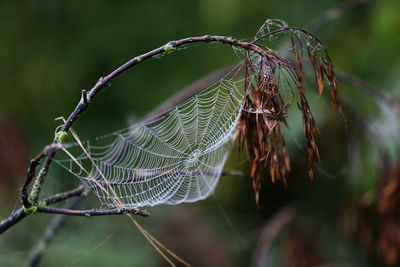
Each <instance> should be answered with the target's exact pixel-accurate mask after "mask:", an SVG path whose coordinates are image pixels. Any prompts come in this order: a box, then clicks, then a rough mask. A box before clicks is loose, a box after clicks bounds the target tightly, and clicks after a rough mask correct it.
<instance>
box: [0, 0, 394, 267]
mask: <svg viewBox="0 0 400 267" xmlns="http://www.w3.org/2000/svg"><path fill="white" fill-rule="evenodd" d="M351 2H353V3H354V2H355V1H349V2H348V1H336V0H327V1H317V0H307V1H306V0H288V1H259V0H248V1H238V0H218V1H215V0H199V1H177V0H175V1H67V2H63V1H1V2H0V25H1V29H0V31H1V38H0V60H1V63H0V92H1V97H0V150H1V151H0V219H3V218H6V217H7V216H8V215H9V214H10V213H11V212H12V211H13V210H15V209H17V208H19V207H20V201H19V196H18V189H19V187H20V186H21V185H22V183H23V181H24V178H25V177H24V176H25V172H26V169H27V167H28V162H29V159H30V158H32V157H34V156H35V155H36V154H37V153H38V152H39V151H41V149H42V148H43V147H44V146H45V145H47V144H49V143H50V142H51V141H52V139H53V137H54V132H55V128H56V127H57V126H58V125H59V124H60V122H59V121H54V119H55V118H57V117H59V116H64V117H67V116H68V115H69V114H70V112H71V111H72V110H73V109H74V107H75V105H76V104H77V103H78V101H79V99H80V93H81V90H82V89H90V88H91V87H92V86H93V85H94V84H95V82H96V81H97V80H98V79H99V77H100V76H103V75H106V74H108V73H109V72H111V71H112V70H113V69H115V68H116V67H118V66H119V65H121V64H122V63H124V62H125V61H127V60H129V59H130V58H133V57H135V56H137V55H139V54H141V53H144V52H147V51H149V50H152V49H154V48H156V47H159V46H161V45H163V44H165V43H166V42H168V41H169V40H175V39H180V38H184V37H188V36H197V35H203V34H216V35H217V34H218V35H225V36H233V37H236V38H238V39H247V40H249V39H251V38H252V36H253V35H254V34H255V33H256V31H257V30H258V28H259V27H260V25H261V24H262V23H263V22H264V21H265V19H267V18H281V19H283V20H286V21H287V22H288V23H289V25H292V26H299V27H307V26H308V25H309V24H310V23H312V22H313V21H315V19H316V18H317V17H319V16H321V15H322V14H323V13H324V12H325V11H326V10H328V9H330V8H332V7H335V6H338V5H343V4H348V3H351ZM369 2H371V3H368V4H365V5H362V6H361V7H360V8H357V9H354V10H352V11H351V12H349V13H345V14H343V15H342V16H340V17H339V18H337V19H335V20H333V21H332V22H331V23H329V24H328V25H326V26H324V27H323V28H322V29H321V30H320V31H319V32H318V33H317V36H318V37H319V39H321V40H322V41H323V43H324V44H325V45H326V46H327V48H328V51H329V54H330V56H331V58H332V61H333V63H334V65H335V67H336V68H338V69H341V70H343V71H345V72H347V73H350V74H353V75H356V76H357V77H359V78H360V79H362V80H364V81H365V82H367V83H369V84H370V85H372V86H375V87H377V88H379V90H380V91H381V92H383V93H385V94H388V95H390V96H391V97H393V98H394V99H395V101H397V102H398V99H399V95H400V90H399V89H400V78H399V77H400V76H399V73H400V56H399V47H400V17H399V15H398V14H399V13H400V2H399V1H394V0H393V1H389V0H388V1H369ZM328 15H329V14H327V16H328ZM331 15H332V14H331ZM235 63H238V58H237V56H236V55H235V53H234V52H233V50H232V49H230V48H229V47H227V46H224V45H218V44H199V45H194V46H192V47H190V48H188V49H185V50H182V51H178V52H177V53H173V54H171V55H167V56H164V57H162V58H160V59H155V60H150V61H147V62H144V63H143V64H140V65H138V66H137V67H135V68H133V69H131V70H129V71H128V72H126V73H124V74H123V75H121V76H120V77H118V78H117V79H116V80H114V81H113V82H112V86H111V87H110V88H109V89H107V90H105V91H103V92H102V93H101V94H100V95H99V96H98V97H97V98H96V99H95V101H94V102H93V104H92V105H91V106H90V108H89V109H88V110H87V111H86V112H85V113H84V114H83V115H82V116H81V117H80V118H79V120H78V121H77V122H76V123H75V124H74V127H73V128H74V129H75V130H76V131H77V132H78V134H79V135H80V137H81V139H83V140H86V139H91V138H94V137H96V136H100V135H103V134H106V133H110V132H113V131H115V130H118V129H121V128H124V127H126V125H127V124H128V123H132V122H134V121H138V120H140V119H141V118H142V117H143V116H145V115H146V114H147V113H148V112H150V111H151V110H152V109H154V108H156V107H157V106H158V105H159V104H160V103H162V102H163V101H164V100H165V99H167V98H168V97H170V96H172V95H173V94H174V93H176V92H178V91H179V90H180V89H182V88H184V87H185V86H187V85H189V84H191V83H192V82H194V81H196V80H197V79H200V78H202V77H203V76H205V75H207V74H209V73H211V72H213V71H215V70H218V69H221V68H224V67H226V66H230V65H232V64H235ZM338 88H339V94H340V96H341V98H342V101H343V103H345V104H346V105H348V106H349V107H350V109H345V110H354V112H353V113H352V115H350V116H348V117H347V119H346V120H345V121H344V120H343V119H341V117H340V116H339V115H338V114H337V113H336V112H334V111H332V110H331V108H330V104H329V100H328V99H327V98H324V97H321V98H318V97H317V96H315V95H312V94H311V95H310V96H311V105H312V109H313V111H314V114H315V117H316V119H317V122H318V123H319V127H320V131H321V134H320V136H319V137H318V144H319V148H320V154H321V165H320V166H315V173H316V178H315V180H314V181H309V180H308V178H307V172H306V166H305V158H306V154H305V148H304V140H303V137H302V134H303V133H302V129H301V128H298V129H297V128H296V127H293V131H292V132H293V134H291V135H289V136H288V139H289V140H288V143H289V145H290V147H289V152H290V155H291V157H292V158H291V159H292V169H293V170H292V172H291V174H290V177H289V179H288V187H287V188H285V187H284V186H283V184H282V183H281V182H276V183H275V184H273V183H271V182H270V179H269V175H268V174H267V173H266V179H265V180H266V182H265V184H264V185H263V189H262V191H261V203H260V207H259V208H257V207H256V205H255V202H254V193H253V191H252V185H251V180H250V178H249V168H248V161H246V158H245V156H244V155H241V157H238V153H237V149H235V150H234V151H233V153H232V155H231V157H230V160H229V161H228V163H227V165H226V169H227V170H242V171H243V173H244V174H245V175H244V177H242V178H235V177H224V178H222V179H221V181H220V183H219V185H218V186H217V189H216V193H215V197H210V198H209V199H207V200H205V201H200V202H198V203H192V204H183V205H178V206H165V205H161V206H158V207H153V208H150V209H149V211H150V212H151V214H152V216H150V217H149V218H146V219H142V218H139V219H138V220H139V222H140V223H141V224H142V225H143V226H144V227H145V228H147V229H148V230H149V232H150V233H152V234H153V235H154V236H156V237H157V238H158V239H159V240H161V241H162V242H163V243H164V244H165V245H166V246H167V247H169V248H170V249H171V250H173V251H174V252H175V253H177V254H178V255H179V256H181V257H183V258H184V259H186V260H187V261H189V262H190V263H192V264H194V265H196V266H247V265H251V264H252V262H254V261H255V260H256V258H257V255H256V254H257V253H256V251H257V249H258V248H259V244H262V242H261V241H259V240H260V237H261V233H262V231H263V229H264V230H265V229H267V230H268V229H269V230H271V229H275V230H276V231H277V234H276V236H274V238H273V239H271V242H272V243H271V246H270V247H269V250H268V257H267V260H266V262H267V264H268V266H307V265H308V266H311V265H309V263H312V264H328V263H329V264H332V265H329V266H345V265H346V264H347V266H377V265H381V264H384V263H385V262H387V261H385V260H384V257H382V256H381V255H380V254H379V253H377V252H376V251H377V249H376V247H375V246H374V245H373V244H372V245H371V244H369V245H368V241H365V239H366V238H367V239H368V238H370V239H371V240H372V241H371V242H370V243H374V242H373V240H376V239H377V238H378V239H379V231H377V230H376V229H378V228H377V227H378V226H377V224H379V220H380V219H381V217H379V214H378V213H377V212H376V206H377V203H378V202H379V194H378V192H379V188H380V187H379V186H380V184H381V182H380V177H381V175H382V169H383V170H384V169H385V168H387V169H390V168H391V167H392V166H394V165H395V163H396V162H397V161H398V154H399V153H398V152H399V120H398V116H393V114H394V113H393V111H392V110H391V109H390V108H387V107H385V106H384V107H383V108H382V105H378V104H377V101H376V100H375V99H374V98H372V97H371V96H370V95H368V94H366V93H365V92H362V91H360V90H358V89H355V88H353V87H351V86H347V85H345V84H342V83H339V85H338ZM309 91H310V90H309ZM354 114H358V115H360V118H361V119H354V116H353V115H354ZM360 121H362V122H365V123H366V124H367V126H368V127H367V128H362V127H360V124H362V123H360ZM294 123H295V122H294ZM296 129H297V130H296ZM365 129H369V130H370V131H371V132H372V133H375V134H376V135H373V134H370V132H368V131H366V130H365ZM377 136H378V137H379V138H380V140H381V141H382V142H378V141H377V140H376V138H378V137H377ZM296 140H297V141H299V142H300V144H301V147H298V146H297V145H296V142H297V141H296ZM242 154H243V153H242ZM382 155H385V157H383V156H382ZM399 178H400V177H399ZM78 184H79V181H78V179H76V178H75V177H73V176H71V175H69V174H68V173H66V172H65V171H63V170H62V169H61V168H59V167H58V166H56V165H53V166H52V167H51V172H50V174H49V176H48V178H47V180H46V186H45V188H44V190H43V195H51V194H54V193H56V192H60V191H64V190H68V189H71V188H73V187H74V186H76V185H78ZM366 194H367V195H366ZM369 195H373V196H376V197H372V198H371V200H370V201H369V202H368V201H367V202H368V203H367V204H368V205H367V207H366V209H367V211H366V214H364V213H363V210H362V207H364V206H362V207H360V205H359V204H360V203H364V202H362V200H363V199H364V198H367V200H368V196H369ZM360 199H361V200H360ZM99 205H100V204H99V202H98V201H97V200H96V199H95V198H93V197H92V198H89V199H88V200H85V201H84V202H83V203H81V204H80V206H79V208H82V209H84V208H86V209H89V208H93V207H96V208H97V207H99ZM351 207H354V208H353V209H350V208H351ZM285 208H289V209H290V210H289V211H290V212H289V213H290V214H291V215H293V216H295V217H294V218H293V219H292V220H291V222H290V223H289V224H288V225H286V224H285V225H281V228H279V227H277V226H270V225H271V222H273V220H274V219H276V218H278V219H279V218H280V217H279V214H281V215H282V213H281V212H282V209H284V210H285ZM397 212H398V210H397ZM277 214H278V217H277ZM294 214H295V215H294ZM349 214H350V215H349ZM358 215H360V216H358ZM364 217H365V218H364ZM51 218H52V216H50V215H43V214H40V215H35V216H30V217H28V218H26V219H24V220H23V221H22V222H20V223H18V224H17V225H15V226H14V227H13V228H12V229H10V230H8V231H7V232H6V233H4V234H2V235H1V236H0V266H21V265H24V264H25V263H26V261H27V258H28V255H29V250H30V249H31V248H32V247H33V246H34V245H35V244H36V242H37V241H38V239H39V238H40V236H41V235H42V233H43V231H44V229H45V226H46V224H47V222H48V221H49V220H50V219H51ZM360 218H361V219H362V218H364V219H365V220H366V221H368V222H369V223H364V224H360V223H362V220H361V222H360ZM278 221H279V220H278ZM371 222H373V223H371ZM354 224H355V225H356V226H355V227H350V226H349V225H354ZM268 225H269V226H268ZM278 225H279V223H278ZM360 225H361V226H360ZM268 227H270V228H268ZM271 227H272V228H271ZM360 227H361V228H362V227H366V229H367V230H366V231H367V232H368V231H370V233H369V234H365V233H361V234H360V233H359V231H358V230H359V229H360ZM349 229H350V230H349ZM271 231H273V230H271ZM264 241H265V240H264ZM260 242H261V243H260ZM399 245H400V244H399ZM395 251H396V253H398V251H399V248H398V247H397V250H396V249H395ZM296 260H297V261H296ZM302 260H303V261H302ZM301 264H303V265H301ZM58 265H60V266H64V265H66V266H70V265H72V266H164V265H166V262H165V261H164V260H163V259H162V257H161V256H160V255H159V254H158V253H157V252H156V251H155V250H154V249H153V248H152V247H151V246H150V244H149V243H148V242H147V241H146V240H145V238H143V237H142V236H141V235H140V234H139V232H138V231H137V229H136V228H135V227H134V226H133V224H131V223H130V222H129V221H128V219H127V218H126V217H124V216H108V217H96V218H78V217H70V218H68V219H67V221H66V224H65V225H64V226H63V227H62V228H61V229H60V232H59V233H58V234H57V235H56V237H55V239H54V240H53V242H52V243H51V244H50V247H49V248H48V249H47V250H46V251H45V254H44V256H43V259H42V262H41V266H58Z"/></svg>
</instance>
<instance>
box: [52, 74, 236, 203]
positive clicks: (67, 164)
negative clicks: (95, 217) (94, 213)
mask: <svg viewBox="0 0 400 267" xmlns="http://www.w3.org/2000/svg"><path fill="white" fill-rule="evenodd" d="M228 76H231V75H228ZM242 87H243V81H242V80H240V79H237V78H230V79H228V78H227V79H222V80H220V81H219V82H217V83H215V84H213V85H212V86H210V87H209V88H206V89H204V90H202V91H201V92H199V93H197V94H195V95H194V96H192V97H190V98H188V99H187V100H185V101H183V102H182V103H181V104H179V105H177V106H175V107H174V108H173V109H171V110H169V111H167V112H166V113H164V114H161V115H158V116H155V117H153V118H151V119H149V120H147V121H144V122H142V123H138V124H135V125H133V126H130V127H128V128H126V129H124V130H121V131H118V132H114V133H112V134H109V135H106V136H103V137H100V138H97V140H93V141H86V142H83V145H84V147H85V149H86V150H87V152H88V153H89V154H90V157H91V158H92V159H93V161H94V163H95V164H96V165H97V167H96V166H94V164H92V162H91V160H90V159H89V158H88V155H87V154H85V153H84V152H82V149H81V148H80V147H79V146H78V145H77V144H66V145H64V147H65V148H67V149H68V151H69V152H70V153H71V154H73V155H74V157H75V159H76V161H78V162H79V165H81V166H79V165H78V164H76V162H75V161H74V160H72V159H70V158H67V159H61V160H57V162H58V163H59V164H60V165H61V166H63V167H64V168H66V169H67V170H68V171H70V172H71V173H73V174H74V175H75V176H77V177H79V178H80V179H81V180H82V181H83V182H84V183H85V184H86V185H87V186H88V187H89V188H91V189H92V190H93V192H94V193H95V194H96V195H97V197H98V198H99V199H100V201H101V203H102V204H104V205H106V206H109V207H114V206H115V205H116V204H115V203H116V202H115V195H114V193H113V192H112V191H114V192H115V193H116V194H117V195H118V198H119V199H120V200H121V201H122V203H123V206H137V207H142V206H154V205H158V204H178V203H182V202H194V201H198V200H201V199H204V198H206V197H207V196H208V195H210V194H211V193H212V192H213V190H214V188H215V186H216V184H217V183H218V180H219V178H220V175H221V172H222V170H223V167H224V164H225V161H226V159H227V157H228V155H229V152H230V150H231V147H232V139H233V136H234V133H235V131H236V125H237V122H238V120H239V117H240V114H241V107H242V105H241V103H242V98H243V92H241V90H242V91H243V89H242ZM239 88H240V89H239ZM99 144H103V145H99ZM82 167H83V168H85V169H86V170H87V171H88V172H89V173H90V175H87V173H86V172H85V171H84V170H83V169H82ZM103 175H104V177H105V178H106V180H105V179H104V178H103ZM107 184H108V185H107ZM99 185H101V186H99ZM100 187H102V188H101V189H100ZM111 188H112V189H111Z"/></svg>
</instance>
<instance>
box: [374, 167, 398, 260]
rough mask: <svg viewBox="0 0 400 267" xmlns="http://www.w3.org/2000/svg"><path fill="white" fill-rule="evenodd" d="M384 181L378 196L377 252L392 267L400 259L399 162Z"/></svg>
mask: <svg viewBox="0 0 400 267" xmlns="http://www.w3.org/2000/svg"><path fill="white" fill-rule="evenodd" d="M381 180H384V181H385V182H384V184H383V185H382V189H381V191H380V194H379V196H378V210H377V212H378V218H379V220H378V235H377V238H378V240H377V252H378V254H379V256H381V257H382V258H383V260H384V261H385V263H386V264H387V265H390V266H394V265H396V264H398V263H399V258H400V162H398V163H397V165H396V166H395V167H394V168H393V170H392V171H391V172H390V173H389V175H388V177H387V179H381Z"/></svg>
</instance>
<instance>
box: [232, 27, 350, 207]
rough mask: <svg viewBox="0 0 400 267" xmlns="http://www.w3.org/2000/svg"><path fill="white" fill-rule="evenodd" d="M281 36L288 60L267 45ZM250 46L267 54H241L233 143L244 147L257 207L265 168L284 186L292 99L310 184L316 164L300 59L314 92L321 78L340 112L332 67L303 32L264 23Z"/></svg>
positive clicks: (314, 40)
mask: <svg viewBox="0 0 400 267" xmlns="http://www.w3.org/2000/svg"><path fill="white" fill-rule="evenodd" d="M281 37H282V39H283V40H284V39H285V38H286V39H287V40H286V42H285V43H284V44H286V46H287V45H288V44H289V48H288V49H287V50H286V51H290V55H289V56H287V55H284V54H279V53H278V52H277V51H274V50H272V49H270V48H269V47H268V46H267V45H268V44H269V42H271V41H276V38H281ZM252 43H253V44H255V45H257V46H259V47H261V48H262V49H264V51H266V55H265V56H263V57H260V56H256V55H254V54H252V53H251V52H247V53H246V55H245V56H246V59H245V78H246V79H245V100H244V104H243V112H242V115H241V118H240V121H239V127H238V132H237V135H236V138H237V139H238V140H239V145H240V146H243V145H244V146H245V147H246V150H247V154H248V156H249V161H250V166H251V177H252V179H253V188H254V191H255V193H256V202H257V203H258V201H259V191H260V189H261V184H262V181H263V179H264V171H263V170H264V168H266V167H267V165H268V166H269V173H270V175H271V179H272V181H273V182H274V181H276V180H282V181H283V182H284V184H286V178H287V176H288V173H289V171H290V157H289V153H288V150H287V148H286V146H285V139H284V135H283V132H282V123H283V124H285V125H286V126H287V122H286V116H287V115H288V108H289V106H290V105H291V104H292V102H293V99H294V98H295V96H296V95H297V96H298V100H297V106H298V108H299V109H300V111H301V113H302V117H303V126H304V135H305V138H306V147H307V169H308V176H309V177H310V179H313V170H312V163H313V162H314V161H319V154H318V148H317V144H316V141H315V136H316V135H317V134H318V132H319V131H318V127H317V124H316V122H315V120H314V116H313V114H312V112H311V109H310V106H309V104H308V101H307V97H306V91H305V84H304V80H303V74H304V73H303V55H306V56H307V58H308V59H309V63H310V65H311V69H312V70H313V72H314V76H315V80H316V82H317V85H318V90H319V93H320V94H322V92H323V88H324V80H325V78H326V79H327V80H328V81H329V83H330V86H331V98H332V106H333V107H334V108H336V109H338V110H339V111H340V112H342V111H341V106H340V103H339V100H338V96H337V90H336V78H335V72H334V69H333V65H332V63H331V60H330V59H329V56H328V54H327V51H326V49H325V47H324V46H323V45H322V43H321V42H320V41H319V40H318V39H317V38H316V37H314V36H313V35H312V34H310V33H308V32H306V31H304V30H302V29H298V28H293V27H289V26H288V25H287V24H286V23H285V22H284V21H281V20H267V21H266V22H265V23H264V24H263V25H262V27H261V28H260V30H259V31H258V32H257V34H256V36H255V37H254V39H253V41H252ZM293 88H294V89H293ZM296 92H297V93H296Z"/></svg>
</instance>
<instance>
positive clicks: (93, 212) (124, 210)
mask: <svg viewBox="0 0 400 267" xmlns="http://www.w3.org/2000/svg"><path fill="white" fill-rule="evenodd" d="M37 212H41V213H50V214H65V215H74V216H86V217H91V216H104V215H125V214H127V213H129V214H134V215H140V216H143V217H147V216H150V213H149V212H148V211H147V210H139V209H138V208H137V207H121V208H118V209H111V210H96V209H91V210H70V209H60V208H53V207H47V206H37Z"/></svg>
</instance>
